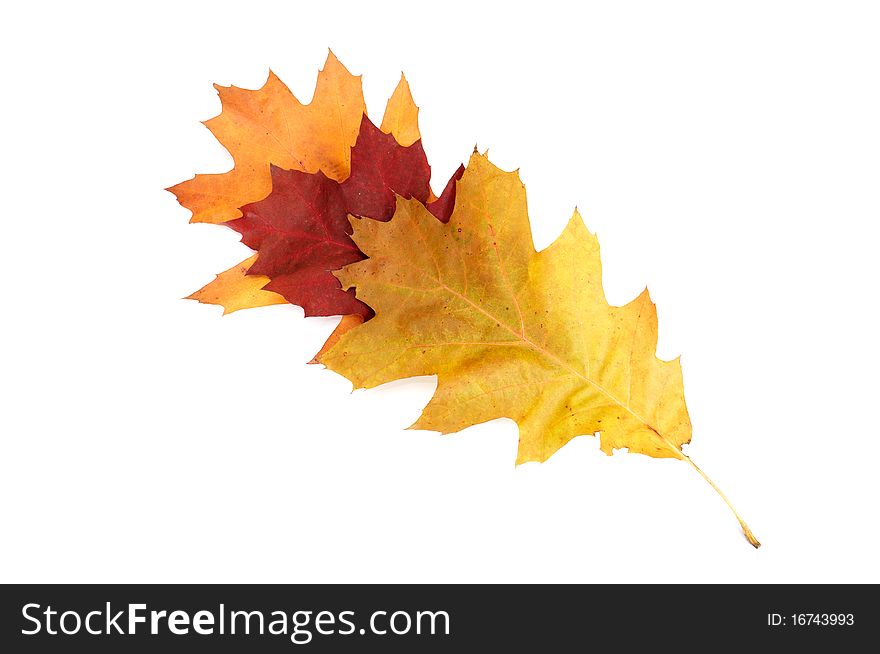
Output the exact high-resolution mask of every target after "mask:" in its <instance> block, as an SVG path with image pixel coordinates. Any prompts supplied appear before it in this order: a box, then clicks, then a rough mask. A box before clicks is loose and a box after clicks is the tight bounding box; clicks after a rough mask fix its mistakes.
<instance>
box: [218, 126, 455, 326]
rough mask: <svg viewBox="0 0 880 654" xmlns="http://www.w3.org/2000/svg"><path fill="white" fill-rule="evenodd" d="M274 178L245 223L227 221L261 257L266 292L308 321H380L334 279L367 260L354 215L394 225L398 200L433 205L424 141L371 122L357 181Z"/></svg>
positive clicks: (354, 167)
mask: <svg viewBox="0 0 880 654" xmlns="http://www.w3.org/2000/svg"><path fill="white" fill-rule="evenodd" d="M271 174H272V192H271V193H270V194H269V196H268V197H267V198H266V199H264V200H261V201H259V202H254V203H252V204H248V205H246V206H244V207H242V208H241V212H242V217H241V218H239V219H237V220H232V221H230V222H228V223H226V224H227V225H229V226H230V227H232V228H233V229H235V230H236V231H238V232H239V233H240V234H241V235H242V242H243V243H244V244H245V245H247V246H248V247H250V248H253V249H254V250H257V251H258V252H259V257H258V258H257V261H256V263H255V264H254V265H253V266H252V267H251V268H250V270H248V274H253V275H265V276H266V277H269V278H270V280H271V281H270V282H269V283H268V284H266V286H264V287H263V288H264V289H265V290H268V291H274V292H275V293H278V294H280V295H282V296H283V297H284V299H286V300H287V301H288V302H291V303H293V304H297V305H299V306H301V307H302V308H303V310H304V311H305V315H307V316H333V315H347V314H358V315H361V316H362V317H363V318H364V319H368V318H370V317H372V315H373V313H372V311H371V310H370V308H369V307H368V306H367V305H365V304H364V303H362V302H360V301H359V300H357V299H356V298H355V297H354V294H353V293H347V292H345V291H343V290H342V287H341V286H340V284H339V281H338V280H337V279H336V277H334V276H333V271H334V270H338V269H340V268H342V267H343V266H345V265H347V264H349V263H354V262H355V261H359V260H361V259H363V258H364V255H363V254H361V252H360V251H359V250H358V249H357V246H356V245H355V244H354V242H353V241H352V240H351V237H350V236H349V235H350V234H351V225H350V223H349V221H348V214H354V215H357V216H367V217H370V218H374V219H376V220H388V219H389V218H390V217H391V215H392V214H393V213H394V207H395V194H396V195H400V196H403V197H406V198H415V199H417V200H419V201H421V202H423V203H424V202H426V201H427V200H428V195H429V193H430V189H429V185H428V182H429V180H430V176H431V169H430V167H429V166H428V161H427V158H426V157H425V152H424V150H423V149H422V145H421V141H416V142H415V143H413V144H412V145H410V146H407V147H404V146H402V145H400V144H399V143H398V142H397V141H396V140H395V139H394V137H393V136H392V135H390V134H385V133H383V132H381V131H380V130H379V129H378V128H377V127H376V126H375V125H373V123H372V122H370V120H369V119H368V118H367V117H366V116H364V117H363V119H362V121H361V129H360V133H359V134H358V138H357V142H356V143H355V146H354V147H353V148H352V150H351V175H350V176H349V177H348V179H346V180H345V181H344V182H342V183H341V184H339V183H337V182H336V181H334V180H332V179H329V178H327V177H326V176H324V174H323V173H321V172H320V171H319V172H317V173H314V174H309V173H303V172H299V171H288V170H283V169H281V168H275V167H273V168H272V170H271ZM444 193H445V192H444ZM453 193H454V190H453ZM447 195H448V194H447ZM441 200H443V198H442V197H441V198H440V199H438V200H437V201H435V203H437V202H441ZM445 202H446V203H448V199H446V200H445ZM443 206H445V205H443ZM441 208H442V207H441Z"/></svg>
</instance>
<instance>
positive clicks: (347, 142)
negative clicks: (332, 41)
mask: <svg viewBox="0 0 880 654" xmlns="http://www.w3.org/2000/svg"><path fill="white" fill-rule="evenodd" d="M215 88H216V89H217V92H218V93H219V95H220V102H221V103H222V105H223V110H222V112H221V113H220V115H219V116H217V117H215V118H212V119H210V120H208V121H206V122H205V125H206V126H207V127H208V129H210V130H211V132H212V133H213V134H214V136H216V137H217V140H218V141H220V143H222V144H223V145H224V147H226V149H227V150H229V153H230V154H231V155H232V158H233V160H234V162H235V166H234V168H233V169H232V170H230V171H229V172H226V173H220V174H208V175H196V176H195V177H194V178H193V179H191V180H188V181H186V182H182V183H180V184H177V185H176V186H172V187H171V188H169V189H168V190H169V191H171V192H172V193H174V195H176V196H177V200H178V201H179V202H180V204H182V205H183V206H184V207H186V208H187V209H190V210H191V211H192V212H193V216H192V222H203V223H223V222H227V221H230V220H234V219H235V218H239V217H240V216H241V211H239V207H242V206H244V205H246V204H250V203H251V202H256V201H258V200H262V199H263V198H265V197H266V196H267V195H269V192H270V191H271V190H272V178H271V176H270V174H269V165H270V164H275V165H276V166H279V167H281V168H285V169H287V170H299V171H303V172H308V173H314V172H317V171H318V170H321V171H322V172H323V173H324V174H325V175H326V176H327V177H330V178H332V179H335V180H336V181H339V182H341V181H342V180H344V179H345V178H346V177H348V173H349V168H350V164H351V146H353V145H354V143H355V139H356V138H357V134H358V129H359V128H360V124H361V117H362V116H363V114H364V112H365V110H366V107H365V106H364V96H363V91H362V88H361V78H360V76H354V75H352V74H351V73H349V72H348V70H346V68H345V66H343V65H342V64H341V63H340V62H339V60H338V59H337V58H336V56H335V55H334V54H333V53H332V52H330V53H329V54H328V55H327V61H326V63H325V64H324V69H323V70H322V71H321V72H320V73H319V74H318V81H317V85H316V87H315V94H314V97H313V98H312V101H311V102H310V103H309V104H307V105H304V104H302V103H301V102H300V101H299V100H297V99H296V97H295V96H294V95H293V94H292V93H291V92H290V90H289V89H288V88H287V86H285V85H284V83H283V82H282V81H281V80H280V79H278V77H276V76H275V74H274V73H272V72H270V73H269V78H268V79H267V80H266V83H265V84H264V85H263V87H262V88H260V89H258V90H256V91H252V90H248V89H240V88H237V87H235V86H228V87H224V86H219V85H216V84H215Z"/></svg>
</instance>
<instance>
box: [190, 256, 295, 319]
mask: <svg viewBox="0 0 880 654" xmlns="http://www.w3.org/2000/svg"><path fill="white" fill-rule="evenodd" d="M256 260H257V255H256V254H255V255H253V256H252V257H250V258H248V259H245V260H244V261H242V262H241V263H239V264H238V265H235V266H233V267H232V268H230V269H229V270H226V271H224V272H222V273H220V274H219V275H217V277H216V278H215V279H214V280H213V281H211V282H210V283H209V284H207V285H205V286H204V287H202V288H201V289H199V290H198V291H196V292H195V293H193V294H192V295H189V296H187V297H186V299H187V300H198V301H199V302H202V303H204V304H218V305H220V306H222V307H223V315H224V316H225V315H226V314H227V313H232V312H233V311H238V310H240V309H251V308H253V307H266V306H270V305H272V304H286V303H287V300H285V299H284V298H283V297H281V296H280V295H278V293H273V292H272V291H264V290H263V287H264V286H265V285H266V284H268V283H269V278H268V277H265V276H263V275H248V274H247V271H248V270H249V269H250V267H251V266H252V265H254V262H255V261H256Z"/></svg>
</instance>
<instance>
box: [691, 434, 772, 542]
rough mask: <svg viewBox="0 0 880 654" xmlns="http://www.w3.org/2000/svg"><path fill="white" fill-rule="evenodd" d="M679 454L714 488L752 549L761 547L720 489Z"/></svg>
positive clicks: (698, 467) (696, 466)
mask: <svg viewBox="0 0 880 654" xmlns="http://www.w3.org/2000/svg"><path fill="white" fill-rule="evenodd" d="M679 452H680V453H681V455H682V456H683V457H684V460H685V461H687V462H688V463H690V464H691V466H693V468H694V470H696V471H697V472H699V473H700V476H701V477H702V478H703V479H705V480H706V481H707V482H709V485H710V486H711V487H712V488H714V489H715V492H716V493H718V494H719V495H720V496H721V499H722V500H724V503H725V504H727V506H728V507H730V510H731V511H733V515H735V516H736V519H737V520H739V526H740V527H742V530H743V534H745V537H746V539H748V541H749V543H751V544H752V547H754V548H755V549H758V548H759V547H761V543H759V542H758V539H757V538H755V535H754V534H753V533H752V530H751V529H749V526H748V525H747V524H746V521H745V520H743V519H742V518H741V517H740V516H739V513H737V512H736V509H734V508H733V504H731V503H730V500H729V499H727V496H726V495H725V494H724V493H722V492H721V489H720V488H718V486H716V485H715V482H714V481H712V480H711V479H709V475H707V474H706V473H705V472H703V471H702V470H701V469H700V466H698V465H697V464H696V463H694V462H693V461H692V460H691V458H690V457H689V456H688V455H687V454H685V453H684V452H681V451H680V450H679Z"/></svg>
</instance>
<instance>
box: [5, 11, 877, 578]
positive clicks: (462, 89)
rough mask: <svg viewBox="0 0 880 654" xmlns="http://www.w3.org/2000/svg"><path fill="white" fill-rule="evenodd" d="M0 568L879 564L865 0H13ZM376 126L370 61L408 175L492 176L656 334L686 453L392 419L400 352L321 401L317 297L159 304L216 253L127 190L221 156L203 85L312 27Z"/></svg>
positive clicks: (834, 572) (846, 574)
mask: <svg viewBox="0 0 880 654" xmlns="http://www.w3.org/2000/svg"><path fill="white" fill-rule="evenodd" d="M0 30H2V38H0V55H2V56H0V61H2V64H0V66H2V73H3V79H2V84H3V91H2V96H3V101H2V104H0V115H2V125H3V142H2V146H0V147H2V163H0V166H2V168H3V170H2V179H3V209H2V213H3V219H2V226H3V231H2V241H0V249H2V256H0V273H2V275H0V279H2V301H3V318H2V323H0V330H2V339H0V356H2V363H0V375H2V377H0V383H2V393H0V403H2V411H0V431H2V434H0V438H2V474H0V497H2V500H0V524H2V529H3V537H2V540H0V580H2V581H4V582H12V581H29V582H37V581H40V582H48V581H90V582H99V581H101V582H103V581H110V582H114V581H125V582H158V581H174V582H197V581H210V582H221V581H226V582H244V581H249V582H282V581H283V582H307V581H308V582H336V581H380V582H398V581H402V582H429V581H441V582H445V581H465V582H490V581H500V582H515V581H527V582H536V581H552V582H576V581H577V582H643V581H648V582H660V581H667V582H668V581H672V582H678V581H682V582H684V581H698V582H749V581H757V582H783V581H793V582H809V581H820V582H868V581H870V582H880V568H878V560H877V557H876V553H877V551H878V548H880V530H878V521H877V499H878V461H880V438H878V437H880V423H878V419H877V409H876V407H877V401H878V390H880V384H878V369H880V368H878V365H880V351H878V345H877V343H878V339H877V335H876V334H877V331H878V329H877V326H878V320H877V316H878V312H877V298H878V290H877V282H878V272H880V270H878V268H880V265H878V256H877V250H878V246H880V241H878V237H880V227H878V219H880V192H878V180H880V84H878V72H880V39H878V38H877V35H878V33H880V14H878V8H877V5H876V4H875V3H856V2H824V3H820V2H790V3H788V2H737V3H707V2H664V3H654V2H645V3H631V2H614V3H611V2H609V3H601V4H598V5H594V4H587V3H572V2H565V3H551V2H546V1H545V2H540V3H524V4H522V5H517V4H514V3H512V2H505V3H499V4H497V5H489V4H488V3H477V2H473V1H470V2H465V3H454V2H448V1H446V2H443V3H435V4H433V5H428V3H417V2H412V1H408V2H401V3H394V4H392V3H384V2H358V3H352V4H351V5H350V6H349V5H345V3H336V2H334V3H324V2H309V3H298V2H284V3H282V2H278V3H260V2H234V3H220V2H216V1H215V2H209V3H203V4H197V3H181V2H174V3H167V4H160V3H148V4H147V5H145V6H144V7H142V8H139V9H134V8H132V7H130V6H127V5H124V4H118V5H110V4H108V5H106V6H99V5H89V6H81V3H75V4H74V5H71V4H67V3H64V4H62V3H58V4H56V5H52V4H48V5H47V4H41V5H37V4H36V3H30V4H27V3H17V4H15V5H13V6H10V7H7V8H6V10H5V14H4V21H3V26H2V28H0ZM328 46H329V47H331V48H332V49H333V50H334V52H335V53H336V54H337V55H338V56H339V58H340V59H341V60H342V62H343V63H344V64H345V65H346V66H347V67H348V68H349V69H350V70H351V71H352V72H353V73H355V74H363V79H364V90H365V94H366V99H367V105H368V107H369V110H370V113H371V115H372V117H373V118H374V119H376V120H379V119H380V118H381V114H382V111H383V109H384V107H385V101H386V99H387V97H388V95H389V94H390V93H391V91H392V89H393V88H394V85H395V84H396V82H397V80H398V77H399V75H400V71H401V70H405V72H406V74H407V77H408V79H409V80H410V82H411V86H412V90H413V93H414V95H415V98H416V101H417V102H418V103H419V105H420V106H421V108H422V111H421V114H420V116H421V129H422V134H423V137H424V145H425V149H426V151H427V153H428V156H429V158H430V161H431V163H432V165H433V170H434V187H435V189H436V190H439V189H440V188H442V184H443V182H445V180H446V179H447V178H448V176H449V174H450V173H451V172H452V171H453V169H454V168H455V167H456V166H457V165H458V163H459V162H461V161H464V160H466V159H467V157H468V155H469V153H470V152H471V150H472V148H473V146H474V144H475V143H478V144H479V146H480V148H481V149H482V148H486V147H488V148H489V154H490V156H491V158H492V159H493V161H494V162H495V163H496V164H497V165H499V166H501V167H503V168H506V169H513V168H517V167H519V168H521V175H522V179H523V180H524V181H525V183H526V185H527V187H528V193H529V202H530V213H531V216H532V225H533V229H534V233H535V241H536V243H537V245H538V247H545V246H546V245H547V244H549V243H550V242H551V241H552V240H553V238H555V236H556V235H557V234H558V232H559V231H560V230H561V228H562V226H563V225H564V223H565V221H566V220H567V219H568V217H569V216H570V214H571V211H572V209H573V207H574V206H575V205H578V206H579V207H580V209H581V210H582V212H583V214H584V217H585V220H586V222H587V224H588V226H589V227H590V228H591V229H592V230H595V231H597V233H598V235H599V239H600V242H601V244H602V248H603V261H604V270H605V287H606V291H607V294H608V296H609V299H610V300H611V301H612V302H615V303H624V302H626V301H628V300H630V299H631V298H633V297H634V296H635V295H636V294H637V293H639V291H640V290H641V289H642V288H643V287H644V286H645V285H646V284H647V285H648V286H649V287H650V289H651V293H652V296H653V298H654V300H655V301H656V302H657V304H658V309H659V313H660V346H659V354H660V356H663V357H673V356H676V355H678V354H681V355H682V364H683V367H684V375H685V387H686V392H687V399H688V405H689V408H690V412H691V417H692V419H693V424H694V440H693V443H692V444H691V445H690V446H688V449H687V451H688V453H689V454H690V455H691V456H692V457H693V458H694V460H695V461H696V462H697V463H698V464H699V465H701V466H702V467H703V468H704V469H705V470H706V472H707V473H708V474H709V475H710V476H712V477H713V478H714V479H715V481H716V482H717V483H718V484H719V485H720V486H721V487H722V488H723V489H724V490H725V491H726V492H727V493H728V495H729V496H730V498H731V499H732V501H733V502H734V504H735V505H736V506H737V508H738V509H739V510H740V512H741V513H742V514H743V516H744V517H745V518H746V519H747V520H748V521H749V523H750V524H751V526H752V528H753V529H754V531H755V533H756V534H757V536H758V537H759V538H760V539H761V540H762V541H763V543H764V547H763V548H762V549H760V550H758V551H755V550H753V549H752V548H751V547H749V545H748V544H747V543H746V542H745V540H744V539H743V537H742V536H741V534H740V532H739V528H738V525H737V523H736V521H735V520H734V518H733V517H732V515H731V514H730V513H729V512H728V510H727V508H726V507H725V506H724V504H723V503H722V502H721V500H720V499H719V498H718V497H717V496H716V495H715V493H714V492H713V491H712V490H711V489H710V488H709V486H708V485H707V484H706V483H705V482H704V481H703V480H702V479H700V478H699V476H698V475H696V474H695V473H694V471H693V470H691V469H690V468H689V467H688V466H686V465H684V464H682V463H680V462H676V461H670V460H654V459H650V458H647V457H642V456H636V455H627V454H625V453H622V452H619V453H617V454H616V455H615V456H613V457H606V456H604V455H603V454H602V453H600V452H599V450H598V444H597V442H596V439H594V438H591V437H584V438H579V439H576V440H575V441H573V442H571V443H570V444H569V445H567V446H566V447H565V448H564V449H562V450H561V451H560V452H558V453H557V454H556V455H555V456H553V458H552V459H551V460H550V461H549V462H547V463H545V464H543V465H540V464H527V465H524V466H521V467H519V468H516V467H515V466H514V457H515V449H516V427H515V425H514V424H513V423H512V422H510V421H507V420H501V421H496V422H493V423H490V424H485V425H481V426H477V427H473V428H470V429H468V430H466V431H465V432H463V433H461V434H458V435H454V436H448V437H440V436H438V435H437V434H434V433H428V432H412V431H404V428H405V427H406V426H407V425H409V424H410V423H412V422H413V421H414V420H415V418H416V417H417V416H418V414H419V411H420V409H421V407H422V406H423V405H424V404H425V403H426V402H427V400H428V398H429V397H430V395H431V393H432V390H433V388H434V381H433V380H432V379H427V378H426V379H419V380H412V381H406V382H398V383H394V384H391V385H388V386H386V387H383V388H379V389H375V390H372V391H369V392H357V393H354V394H351V393H350V392H349V389H350V385H349V384H348V382H347V381H346V380H344V379H342V378H341V377H338V376H336V375H334V374H333V373H331V372H329V371H326V370H323V369H321V368H319V367H316V366H307V365H305V362H306V361H307V360H308V359H309V358H310V357H311V355H312V354H313V353H314V352H315V351H316V350H317V349H318V347H319V346H320V345H321V343H322V342H323V339H324V337H325V336H326V335H327V334H328V333H329V332H330V331H331V329H332V327H333V324H334V319H332V318H328V319H309V320H305V319H303V317H302V312H301V311H300V310H299V309H297V308H294V307H291V306H283V307H270V308H263V309H257V310H251V311H242V312H239V313H237V314H233V315H231V316H228V317H224V318H221V316H220V313H221V310H220V309H219V308H218V307H211V306H205V305H199V304H197V303H195V302H190V301H183V300H181V299H179V298H181V297H183V296H185V295H188V294H189V293H190V292H192V291H194V290H195V289H197V288H199V287H201V286H202V285H203V284H205V283H207V282H208V281H210V280H211V279H212V278H213V275H214V274H215V273H217V272H219V271H221V270H224V269H226V268H227V267H229V266H231V265H232V264H234V263H237V262H238V261H239V260H241V259H242V258H244V257H245V256H246V254H247V252H248V250H247V249H246V248H245V247H244V246H243V245H242V244H240V243H239V242H238V237H237V234H235V233H234V232H232V231H231V230H227V229H224V228H220V227H215V226H211V225H188V224H187V221H188V212H187V211H185V210H184V209H182V208H181V207H179V206H178V204H177V203H176V201H175V199H174V197H173V196H172V195H171V194H170V193H167V192H165V191H163V190H162V189H163V188H164V187H167V186H170V185H172V184H174V183H176V182H178V181H181V180H183V179H188V178H189V177H191V176H192V175H193V174H194V173H195V172H221V171H224V170H227V169H228V168H229V167H230V165H231V159H230V157H229V155H228V154H227V153H226V152H225V150H224V149H223V148H222V147H221V146H220V145H218V144H217V142H216V141H215V140H214V139H213V137H212V136H211V134H210V133H209V132H208V130H207V129H205V128H204V127H203V126H202V125H200V124H199V121H200V120H205V119H207V118H210V117H211V116H214V115H216V114H217V113H218V112H219V110H220V103H219V100H218V99H217V96H216V93H215V91H214V90H213V88H212V86H211V84H212V83H213V82H218V83H221V84H235V85H237V86H243V87H248V88H256V87H259V86H260V85H261V84H262V83H263V82H264V81H265V78H266V74H267V71H268V68H269V67H271V68H272V69H273V70H274V71H275V72H276V73H277V74H278V75H279V76H280V77H281V78H282V79H283V80H285V81H286V83H287V84H288V85H289V86H290V87H291V89H292V90H293V91H294V93H295V94H297V96H298V97H299V98H300V99H301V100H304V101H306V100H308V99H309V98H310V97H311V94H312V90H313V88H314V81H315V75H316V73H317V70H318V68H320V66H321V65H322V64H323V61H324V58H325V56H326V49H327V47H328Z"/></svg>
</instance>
